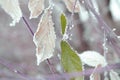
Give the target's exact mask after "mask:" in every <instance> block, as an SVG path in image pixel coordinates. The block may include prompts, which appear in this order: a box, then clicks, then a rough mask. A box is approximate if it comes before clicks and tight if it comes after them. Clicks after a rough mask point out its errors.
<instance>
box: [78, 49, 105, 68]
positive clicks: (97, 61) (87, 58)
mask: <svg viewBox="0 0 120 80" xmlns="http://www.w3.org/2000/svg"><path fill="white" fill-rule="evenodd" d="M79 57H80V58H81V60H82V62H83V63H85V64H87V65H89V66H93V67H96V66H98V65H101V66H106V65H107V62H106V60H105V58H104V56H102V55H100V53H98V52H96V51H85V52H83V53H81V54H79Z"/></svg>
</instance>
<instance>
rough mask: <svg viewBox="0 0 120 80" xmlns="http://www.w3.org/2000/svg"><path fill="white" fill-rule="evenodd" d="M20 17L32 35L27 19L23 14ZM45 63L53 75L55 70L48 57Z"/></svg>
mask: <svg viewBox="0 0 120 80" xmlns="http://www.w3.org/2000/svg"><path fill="white" fill-rule="evenodd" d="M22 19H23V21H24V23H25V24H26V27H27V28H28V30H29V31H30V33H31V34H32V36H34V32H33V31H32V29H31V27H30V25H29V23H28V21H27V20H26V19H25V17H24V16H23V17H22ZM47 64H48V66H49V69H50V71H51V73H52V74H53V75H54V74H55V71H54V68H53V66H51V62H50V60H49V59H47ZM53 79H54V80H55V77H53Z"/></svg>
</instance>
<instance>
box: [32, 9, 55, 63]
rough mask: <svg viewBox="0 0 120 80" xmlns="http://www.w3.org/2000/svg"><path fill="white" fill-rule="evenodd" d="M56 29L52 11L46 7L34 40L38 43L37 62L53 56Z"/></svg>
mask: <svg viewBox="0 0 120 80" xmlns="http://www.w3.org/2000/svg"><path fill="white" fill-rule="evenodd" d="M55 39H56V35H55V31H54V26H53V21H52V17H51V11H50V10H49V9H46V10H45V12H44V14H43V15H42V17H41V20H40V22H39V24H38V28H37V31H36V32H35V34H34V37H33V41H34V43H35V45H36V56H37V64H38V65H39V64H40V63H41V62H42V61H44V60H46V59H47V58H51V57H52V56H53V52H54V48H55Z"/></svg>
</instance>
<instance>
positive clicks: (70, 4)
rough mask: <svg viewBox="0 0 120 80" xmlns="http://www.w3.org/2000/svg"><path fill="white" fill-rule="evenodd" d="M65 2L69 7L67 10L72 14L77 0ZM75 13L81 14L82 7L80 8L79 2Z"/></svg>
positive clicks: (66, 0) (65, 0)
mask: <svg viewBox="0 0 120 80" xmlns="http://www.w3.org/2000/svg"><path fill="white" fill-rule="evenodd" d="M63 1H64V2H65V5H66V7H67V9H68V10H69V11H70V12H72V11H73V7H74V4H75V0H63ZM74 12H80V6H79V2H78V1H77V2H76V6H75V10H74Z"/></svg>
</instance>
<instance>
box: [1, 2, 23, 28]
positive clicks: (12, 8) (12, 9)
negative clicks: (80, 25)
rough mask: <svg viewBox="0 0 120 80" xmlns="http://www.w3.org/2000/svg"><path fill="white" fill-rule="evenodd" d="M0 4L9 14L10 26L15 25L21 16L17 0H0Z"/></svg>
mask: <svg viewBox="0 0 120 80" xmlns="http://www.w3.org/2000/svg"><path fill="white" fill-rule="evenodd" d="M0 6H1V7H2V8H3V9H4V10H5V12H6V13H7V14H9V15H10V16H11V17H12V19H13V21H12V23H10V26H15V24H16V23H18V22H19V21H20V19H21V17H22V12H21V9H20V6H19V1H18V0H0Z"/></svg>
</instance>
